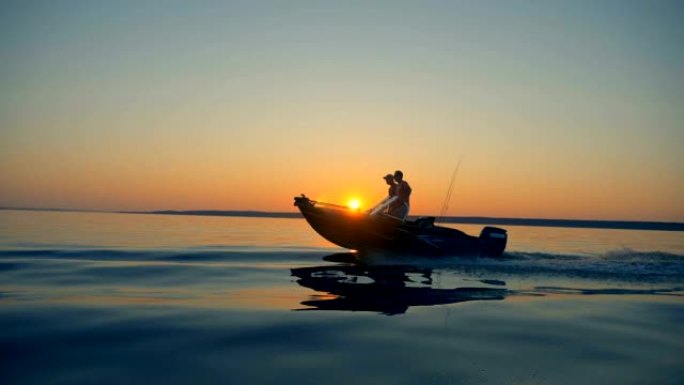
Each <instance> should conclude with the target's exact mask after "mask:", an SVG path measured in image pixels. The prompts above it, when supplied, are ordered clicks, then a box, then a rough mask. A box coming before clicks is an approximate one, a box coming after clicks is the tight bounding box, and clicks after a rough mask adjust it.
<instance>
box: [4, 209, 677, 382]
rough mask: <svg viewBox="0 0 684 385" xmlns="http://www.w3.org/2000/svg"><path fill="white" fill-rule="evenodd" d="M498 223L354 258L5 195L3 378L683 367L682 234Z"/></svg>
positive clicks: (353, 375) (540, 377)
mask: <svg viewBox="0 0 684 385" xmlns="http://www.w3.org/2000/svg"><path fill="white" fill-rule="evenodd" d="M454 226H455V227H458V228H459V229H461V230H464V231H466V232H468V233H470V234H478V233H479V231H480V229H481V227H482V226H474V225H463V226H458V225H454ZM506 228H507V229H508V231H509V237H510V241H509V247H508V252H507V253H506V254H505V255H504V258H502V259H486V258H442V259H438V260H435V259H420V258H409V257H402V258H399V257H396V256H388V255H368V256H363V257H362V259H363V261H364V263H363V264H358V263H351V262H352V261H354V260H355V258H359V257H358V256H354V255H352V254H350V253H348V252H347V251H346V250H344V249H340V248H337V247H335V246H334V245H331V244H329V243H327V242H326V241H324V240H323V239H322V238H320V237H319V236H318V235H316V234H315V233H314V232H313V230H312V229H311V228H310V227H309V226H308V225H307V224H306V222H305V221H303V220H298V219H270V218H232V217H192V216H160V215H136V214H103V213H59V212H28V211H0V373H2V374H1V375H0V376H1V377H0V378H2V383H8V384H15V383H16V384H45V383H49V384H92V383H105V384H107V383H111V384H121V383H133V384H137V383H145V384H149V383H172V384H182V383H212V384H213V383H221V384H226V383H300V384H301V383H303V384H320V383H326V384H350V383H353V384H358V383H360V384H417V383H421V384H423V383H424V384H577V383H589V384H607V383H619V384H681V383H684V326H683V325H684V297H683V295H684V234H682V233H681V232H659V231H628V230H603V229H601V230H595V229H565V228H542V227H520V226H508V227H506Z"/></svg>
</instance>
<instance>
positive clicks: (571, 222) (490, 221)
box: [0, 207, 684, 231]
mask: <svg viewBox="0 0 684 385" xmlns="http://www.w3.org/2000/svg"><path fill="white" fill-rule="evenodd" d="M0 210H20V211H59V212H88V213H94V212H103V213H118V214H151V215H192V216H218V217H251V218H292V219H296V218H302V215H301V214H300V213H298V212H267V211H252V210H156V211H96V210H73V209H40V208H13V207H0ZM442 222H443V223H460V224H478V225H497V226H505V225H509V226H535V227H566V228H590V229H615V230H655V231H684V223H680V222H657V221H611V220H595V219H543V218H492V217H457V216H450V217H444V218H442Z"/></svg>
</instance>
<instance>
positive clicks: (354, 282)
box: [291, 253, 508, 315]
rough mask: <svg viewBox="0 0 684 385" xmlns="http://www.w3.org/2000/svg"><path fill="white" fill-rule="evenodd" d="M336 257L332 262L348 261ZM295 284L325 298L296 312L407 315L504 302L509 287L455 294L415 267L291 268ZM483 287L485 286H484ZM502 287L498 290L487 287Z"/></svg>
mask: <svg viewBox="0 0 684 385" xmlns="http://www.w3.org/2000/svg"><path fill="white" fill-rule="evenodd" d="M345 254H346V253H344V254H335V255H331V256H327V257H325V258H324V259H325V260H328V261H350V258H351V259H353V257H351V256H347V255H345ZM291 272H292V275H293V276H295V277H297V278H298V279H297V283H298V284H299V285H301V286H303V287H306V288H309V289H312V290H314V291H316V292H319V293H321V294H319V295H314V296H312V297H311V299H308V300H306V301H303V302H301V304H302V305H304V306H307V307H306V308H304V309H298V310H348V311H370V312H378V313H382V314H386V315H395V314H403V313H405V312H406V311H407V310H408V309H409V308H410V307H412V306H433V305H444V304H450V303H458V302H466V301H482V300H502V299H504V298H505V297H506V295H507V294H508V290H506V289H505V288H503V287H500V286H505V282H502V281H491V280H481V281H475V282H477V284H473V285H472V286H471V285H468V286H464V287H456V288H451V289H443V288H433V277H432V276H433V271H432V269H425V268H418V267H411V266H369V265H359V264H344V265H325V266H312V267H302V268H294V269H291ZM483 285H485V286H483ZM486 286H499V287H486Z"/></svg>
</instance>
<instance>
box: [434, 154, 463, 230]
mask: <svg viewBox="0 0 684 385" xmlns="http://www.w3.org/2000/svg"><path fill="white" fill-rule="evenodd" d="M462 160H463V157H462V156H461V157H460V158H458V163H457V164H456V167H455V168H454V172H453V173H451V182H449V188H448V189H447V193H446V197H445V198H444V203H442V210H440V212H439V216H438V217H437V220H436V222H441V221H442V218H444V216H445V215H446V213H447V210H449V202H450V201H451V193H452V192H453V190H454V182H455V181H456V174H458V169H459V168H460V167H461V161H462Z"/></svg>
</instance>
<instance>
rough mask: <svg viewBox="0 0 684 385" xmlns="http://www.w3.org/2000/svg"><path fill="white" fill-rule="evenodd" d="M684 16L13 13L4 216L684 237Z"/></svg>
mask: <svg viewBox="0 0 684 385" xmlns="http://www.w3.org/2000/svg"><path fill="white" fill-rule="evenodd" d="M682 42H684V2H681V1H671V2H670V1H625V0H619V1H594V0H592V1H411V2H405V1H344V2H341V1H330V2H328V1H304V2H297V1H273V2H266V1H258V2H253V1H244V2H228V1H216V2H203V1H202V2H200V1H170V0H165V1H68V0H65V1H3V2H2V3H0V57H1V58H2V60H0V135H1V136H0V206H12V207H60V208H79V209H104V210H153V209H227V210H230V209H239V210H242V209H256V210H275V211H292V210H293V209H294V208H293V207H292V196H294V195H298V194H300V193H306V194H307V195H309V196H311V197H313V198H318V199H325V200H328V201H336V202H345V201H346V200H347V199H348V198H350V197H352V196H357V197H359V198H361V200H362V202H363V204H364V205H365V206H366V207H367V206H368V205H370V204H372V203H373V202H374V201H376V200H379V199H381V198H382V197H383V196H384V194H386V186H385V185H384V182H383V181H382V179H381V177H382V176H383V175H384V174H386V173H387V172H392V171H394V170H395V169H401V170H403V171H404V174H405V176H406V179H407V180H408V181H409V183H411V185H412V187H413V190H414V193H413V196H412V208H411V210H412V213H413V214H436V213H438V212H439V210H440V208H441V206H442V201H443V199H444V196H445V193H446V190H447V187H448V184H449V179H450V176H451V173H452V171H453V169H454V167H455V166H456V164H457V163H458V160H459V158H462V164H461V167H460V170H459V172H458V175H457V178H456V184H455V187H454V193H453V199H452V202H451V204H450V208H449V212H448V214H449V215H482V216H512V217H549V218H588V219H590V218H598V219H627V220H668V221H684V105H683V104H684V102H683V101H684V48H683V47H684V44H683V43H682Z"/></svg>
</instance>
